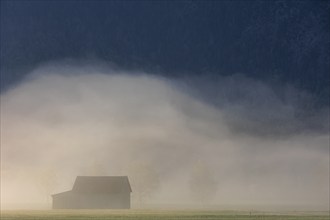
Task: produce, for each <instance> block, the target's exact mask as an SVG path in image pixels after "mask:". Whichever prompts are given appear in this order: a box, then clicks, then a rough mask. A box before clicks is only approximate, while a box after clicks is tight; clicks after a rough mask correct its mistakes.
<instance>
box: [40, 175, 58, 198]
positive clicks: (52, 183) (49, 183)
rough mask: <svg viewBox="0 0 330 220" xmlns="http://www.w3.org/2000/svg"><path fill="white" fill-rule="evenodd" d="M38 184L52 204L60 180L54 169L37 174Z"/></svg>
mask: <svg viewBox="0 0 330 220" xmlns="http://www.w3.org/2000/svg"><path fill="white" fill-rule="evenodd" d="M36 178H37V182H38V186H39V189H40V191H41V192H42V193H43V195H44V196H45V199H46V201H47V202H50V198H51V197H50V196H51V194H52V193H53V192H54V190H55V188H56V186H57V184H58V178H57V174H56V172H55V170H53V169H45V170H42V171H40V172H39V173H38V174H37V177H36Z"/></svg>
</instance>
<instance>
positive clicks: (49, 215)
mask: <svg viewBox="0 0 330 220" xmlns="http://www.w3.org/2000/svg"><path fill="white" fill-rule="evenodd" d="M1 219H2V220H14V219H15V220H47V219H50V220H57V219H68V220H87V219H92V220H96V219H100V220H105V219H109V220H112V219H119V220H130V219H138V220H153V219H154V220H167V219H169V220H176V219H177V220H181V219H196V220H197V219H207V220H213V219H223V220H227V219H228V220H245V219H258V220H328V219H329V212H249V211H207V210H134V209H132V210H2V211H1Z"/></svg>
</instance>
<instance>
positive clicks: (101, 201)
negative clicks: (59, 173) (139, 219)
mask: <svg viewBox="0 0 330 220" xmlns="http://www.w3.org/2000/svg"><path fill="white" fill-rule="evenodd" d="M131 192H132V190H131V186H130V184H129V181H128V177H127V176H78V177H77V178H76V180H75V182H74V185H73V188H72V190H71V191H66V192H62V193H58V194H54V195H52V197H53V209H129V208H130V203H131V201H130V199H131V197H130V195H131Z"/></svg>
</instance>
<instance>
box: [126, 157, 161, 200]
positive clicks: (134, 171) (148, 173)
mask: <svg viewBox="0 0 330 220" xmlns="http://www.w3.org/2000/svg"><path fill="white" fill-rule="evenodd" d="M127 172H128V178H129V181H130V183H131V187H132V191H133V193H132V199H133V201H135V202H136V203H137V204H140V205H141V204H143V203H145V201H146V200H147V199H148V198H150V197H151V196H152V194H153V193H154V192H156V191H157V189H158V188H159V185H160V184H159V176H158V173H157V172H156V170H155V169H154V168H153V166H151V165H150V164H148V163H145V162H137V163H131V164H130V165H129V167H128V171H127Z"/></svg>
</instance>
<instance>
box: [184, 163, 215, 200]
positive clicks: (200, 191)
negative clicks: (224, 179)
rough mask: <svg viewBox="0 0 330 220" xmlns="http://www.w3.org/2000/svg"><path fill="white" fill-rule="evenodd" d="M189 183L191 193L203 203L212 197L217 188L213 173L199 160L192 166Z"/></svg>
mask: <svg viewBox="0 0 330 220" xmlns="http://www.w3.org/2000/svg"><path fill="white" fill-rule="evenodd" d="M189 184H190V185H189V186H190V191H191V195H192V196H193V197H194V198H195V199H196V200H198V201H200V202H201V203H202V204H203V205H205V204H207V203H209V202H210V201H211V199H213V197H214V196H215V194H216V191H217V188H218V184H217V181H216V179H215V176H214V173H213V172H212V171H211V170H210V169H209V167H208V166H206V164H204V163H202V162H201V161H198V162H197V163H196V164H195V165H194V166H193V168H192V172H191V174H190V182H189Z"/></svg>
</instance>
